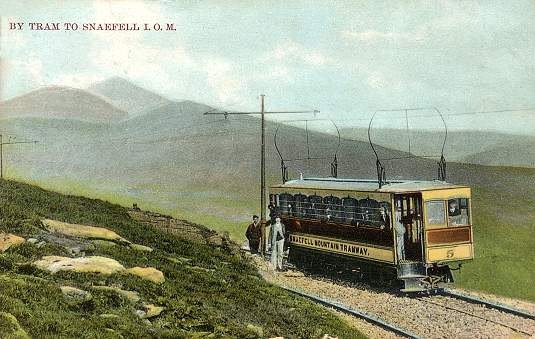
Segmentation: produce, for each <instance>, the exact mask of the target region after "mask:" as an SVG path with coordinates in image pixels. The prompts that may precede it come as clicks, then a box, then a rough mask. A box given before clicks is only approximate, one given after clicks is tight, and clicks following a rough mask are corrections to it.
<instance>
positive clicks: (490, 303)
mask: <svg viewBox="0 0 535 339" xmlns="http://www.w3.org/2000/svg"><path fill="white" fill-rule="evenodd" d="M441 293H442V294H444V295H447V296H451V297H454V298H458V299H462V300H465V301H468V302H471V303H475V304H480V305H485V306H486V307H490V308H494V309H497V310H499V311H502V312H506V313H511V314H515V315H517V316H520V317H523V318H526V319H531V320H535V314H533V313H531V312H528V311H524V310H520V309H518V308H516V307H513V306H509V305H505V304H502V303H499V302H494V301H489V300H484V299H481V298H478V297H475V296H472V295H469V294H465V293H461V292H458V291H454V290H451V289H449V288H444V289H442V291H441Z"/></svg>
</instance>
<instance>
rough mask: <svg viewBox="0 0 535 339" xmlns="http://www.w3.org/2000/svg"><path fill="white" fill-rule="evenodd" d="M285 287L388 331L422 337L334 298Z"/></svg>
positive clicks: (410, 336)
mask: <svg viewBox="0 0 535 339" xmlns="http://www.w3.org/2000/svg"><path fill="white" fill-rule="evenodd" d="M281 287H282V288H283V289H285V290H287V291H289V292H292V293H293V294H297V295H299V296H302V297H304V298H306V299H309V300H312V301H314V302H316V303H319V304H322V305H324V306H327V307H331V308H333V309H335V310H338V311H340V312H343V313H346V314H350V315H352V316H355V317H358V318H361V319H364V320H366V321H368V322H370V323H372V324H375V325H377V326H380V327H382V328H384V329H386V330H388V331H391V332H394V333H396V334H399V335H401V336H403V337H407V338H421V337H419V336H417V335H416V334H414V333H412V332H409V331H407V330H405V329H402V328H401V327H399V326H396V325H394V324H391V323H388V322H386V321H385V320H382V319H379V318H378V317H376V316H373V315H371V314H368V313H366V312H363V311H358V310H355V309H353V308H351V307H349V306H345V305H342V304H339V303H337V302H334V301H332V300H328V299H325V298H321V297H319V296H315V295H312V294H308V293H305V292H301V291H298V290H296V289H293V288H289V287H283V286H281Z"/></svg>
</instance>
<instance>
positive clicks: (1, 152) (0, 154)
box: [0, 134, 38, 179]
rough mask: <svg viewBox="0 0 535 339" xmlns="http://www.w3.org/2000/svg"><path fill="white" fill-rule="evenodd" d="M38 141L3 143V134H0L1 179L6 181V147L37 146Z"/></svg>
mask: <svg viewBox="0 0 535 339" xmlns="http://www.w3.org/2000/svg"><path fill="white" fill-rule="evenodd" d="M36 143H38V141H35V140H34V141H14V142H12V141H10V142H3V139H2V134H0V179H4V145H15V144H36Z"/></svg>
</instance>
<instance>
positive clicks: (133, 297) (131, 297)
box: [92, 286, 141, 303]
mask: <svg viewBox="0 0 535 339" xmlns="http://www.w3.org/2000/svg"><path fill="white" fill-rule="evenodd" d="M92 288H93V289H94V290H97V291H111V292H114V293H116V294H118V295H120V296H123V297H125V298H126V299H128V301H130V302H131V303H137V302H138V301H139V299H141V298H140V297H139V293H137V292H136V291H127V290H122V289H120V288H118V287H111V286H93V287H92Z"/></svg>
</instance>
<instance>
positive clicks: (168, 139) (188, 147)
mask: <svg viewBox="0 0 535 339" xmlns="http://www.w3.org/2000/svg"><path fill="white" fill-rule="evenodd" d="M37 107H38V106H37ZM211 109H212V108H211V107H209V106H207V105H204V104H202V103H195V102H192V101H182V102H174V101H169V102H168V103H166V104H163V105H160V106H158V107H155V108H153V109H149V110H147V111H145V112H144V114H143V115H139V116H136V117H133V118H130V119H126V120H123V121H120V122H118V123H115V124H108V123H102V122H93V123H88V122H82V121H75V120H60V119H37V118H17V119H5V120H3V121H2V132H3V133H5V134H6V135H14V136H17V138H18V139H19V140H20V139H24V138H28V137H29V136H31V138H32V140H39V141H40V142H39V144H36V145H33V144H32V145H13V146H10V147H7V146H6V147H5V149H4V165H5V170H6V172H5V173H7V176H8V177H15V178H18V179H23V180H32V181H33V182H36V183H39V184H41V185H43V184H49V186H47V187H50V188H53V189H55V190H60V191H67V192H75V193H79V194H82V193H83V194H95V195H96V196H97V197H100V198H104V199H110V200H112V201H117V200H116V199H121V200H120V201H122V202H143V204H145V205H147V206H151V208H154V209H158V210H159V211H162V212H165V213H170V214H174V215H182V216H186V215H188V217H189V215H191V214H195V215H196V216H199V215H200V216H207V215H210V216H214V217H218V218H220V219H219V220H226V221H232V222H242V221H247V220H248V219H249V216H250V213H252V212H253V213H254V212H256V213H258V211H257V207H258V203H257V198H258V192H259V185H258V180H259V179H258V175H259V168H260V120H259V119H258V118H257V117H253V116H248V115H243V116H229V117H228V119H225V118H224V117H222V116H218V115H208V116H205V115H203V113H204V112H206V111H209V110H211ZM278 127H280V130H279V139H278V144H279V147H280V150H281V152H282V154H283V156H284V158H285V159H289V161H287V162H286V165H287V166H288V169H289V172H290V178H292V177H293V178H296V177H298V176H299V173H303V175H304V176H308V177H311V176H329V175H330V162H331V161H332V158H333V156H334V152H335V150H336V146H337V141H338V140H337V138H335V137H334V136H332V135H329V134H323V133H319V132H312V131H311V132H310V134H309V138H308V143H309V145H310V149H309V150H307V147H306V145H307V135H306V132H305V130H304V129H303V128H298V127H292V126H288V125H280V124H277V123H275V122H268V123H267V134H266V151H267V152H266V160H267V162H266V165H267V175H268V176H267V183H268V184H275V183H279V182H280V181H281V175H280V172H281V169H280V159H279V157H278V154H277V152H276V150H275V148H274V143H273V138H274V132H275V129H276V128H278ZM309 127H310V126H309ZM309 131H310V130H309ZM346 132H347V131H346ZM384 133H386V134H388V131H387V132H384ZM398 134H399V133H398ZM398 134H393V137H392V139H391V142H392V147H391V148H390V147H388V146H387V147H379V148H378V151H379V153H380V154H381V155H382V156H383V157H384V158H405V157H406V156H407V153H406V152H403V151H401V150H396V149H393V148H394V147H397V148H401V147H400V145H399V144H402V145H404V144H403V142H402V141H399V140H398V143H397V144H394V141H395V140H396V139H399V138H398ZM346 135H347V134H346ZM474 135H475V134H474ZM474 135H472V136H471V137H465V139H462V138H463V136H462V135H459V136H457V135H455V134H453V136H452V135H450V138H449V139H448V140H449V141H448V144H447V145H448V146H447V147H448V148H446V150H447V152H448V151H449V149H450V148H449V147H452V149H454V150H455V151H456V152H458V153H463V152H467V151H468V150H471V151H482V150H484V148H483V147H480V148H479V149H475V150H474V148H475V147H474V146H472V145H469V144H470V143H471V141H470V140H473V138H474ZM387 136H388V135H387ZM435 137H437V136H435ZM426 138H427V136H425V135H424V136H423V137H422V140H423V141H425V140H427V139H426ZM470 138H472V139H470ZM414 140H416V141H417V140H418V139H417V138H416V137H415V139H413V142H415V141H414ZM456 140H464V141H458V142H459V147H457V146H456V145H457V144H454V142H457V141H456ZM511 140H514V139H511ZM414 145H416V143H415V144H414ZM424 146H425V145H424ZM461 146H462V147H465V149H464V151H459V149H462V148H461ZM488 146H489V148H490V147H491V146H492V144H491V140H488ZM447 154H448V153H447ZM465 154H466V153H465ZM307 155H309V156H310V157H311V158H317V157H325V158H327V159H324V160H312V159H311V160H306V158H307ZM295 158H301V159H303V158H305V160H300V161H290V159H295ZM452 159H456V158H455V157H454V156H449V155H448V156H447V160H448V177H447V180H448V181H450V182H453V183H461V184H468V185H471V186H481V187H486V188H492V189H495V190H500V191H503V192H515V191H518V190H528V191H529V192H528V193H526V196H533V197H535V189H531V188H530V189H527V187H528V185H527V183H529V182H531V181H532V180H533V179H532V172H530V171H529V170H528V171H521V170H518V171H517V172H518V173H516V172H515V174H514V175H513V174H511V169H509V168H507V169H501V168H497V167H495V168H492V167H485V166H479V165H471V164H462V163H454V162H452ZM337 160H338V164H339V169H338V174H339V177H346V178H368V179H374V178H376V169H375V156H374V153H373V151H372V149H371V148H370V146H369V144H368V142H367V141H361V140H358V139H357V140H349V139H345V138H343V139H342V140H341V145H340V149H339V152H338V156H337ZM384 166H385V168H386V171H387V172H386V174H387V178H388V179H401V178H403V179H430V180H432V179H435V178H436V175H437V164H436V160H433V159H421V158H413V159H405V160H403V159H401V160H393V161H385V162H384ZM186 212H187V213H191V214H184V213H186ZM198 221H202V220H198ZM238 224H239V223H234V225H238ZM234 234H238V235H239V236H241V230H238V229H236V233H234Z"/></svg>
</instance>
